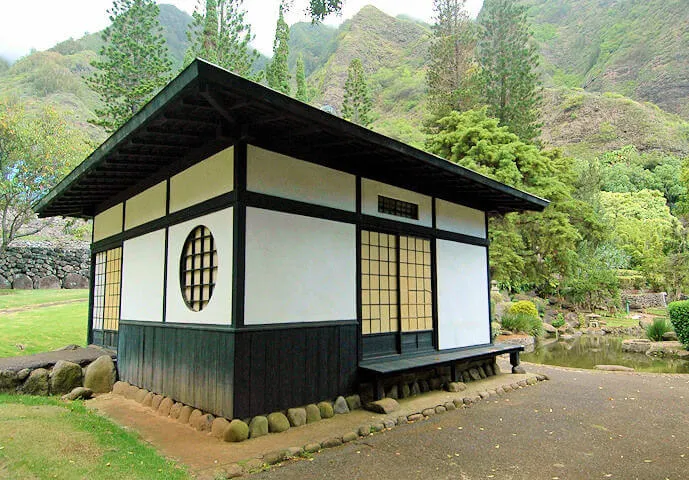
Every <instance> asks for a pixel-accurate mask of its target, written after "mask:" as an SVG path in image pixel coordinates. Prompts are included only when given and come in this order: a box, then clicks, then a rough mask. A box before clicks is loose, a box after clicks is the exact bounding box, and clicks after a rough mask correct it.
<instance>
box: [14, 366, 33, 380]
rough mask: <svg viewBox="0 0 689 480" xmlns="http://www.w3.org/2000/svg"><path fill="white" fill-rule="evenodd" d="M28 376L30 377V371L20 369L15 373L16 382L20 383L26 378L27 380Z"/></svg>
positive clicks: (28, 369)
mask: <svg viewBox="0 0 689 480" xmlns="http://www.w3.org/2000/svg"><path fill="white" fill-rule="evenodd" d="M29 375H31V369H30V368H22V369H21V370H19V371H18V372H17V380H19V381H20V382H23V381H24V380H26V379H27V378H29Z"/></svg>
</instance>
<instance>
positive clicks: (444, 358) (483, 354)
mask: <svg viewBox="0 0 689 480" xmlns="http://www.w3.org/2000/svg"><path fill="white" fill-rule="evenodd" d="M523 351H524V346H522V345H508V344H505V343H496V344H492V345H483V346H479V347H469V348H463V349H461V350H452V351H448V352H442V351H433V352H429V353H425V354H421V355H413V356H403V355H394V356H387V357H379V358H371V359H365V360H362V361H361V362H359V369H360V370H361V371H362V373H364V374H365V375H367V376H369V377H372V378H373V380H374V384H375V396H376V399H381V398H383V397H384V396H385V389H384V385H383V379H384V378H385V377H386V376H388V375H392V374H399V373H408V372H412V371H414V370H420V369H423V368H428V367H437V366H441V367H442V366H450V367H451V368H452V381H453V382H458V381H461V379H462V376H461V371H460V369H459V367H460V364H459V362H460V361H462V360H485V359H489V358H495V357H496V356H497V355H502V354H504V353H509V354H510V364H511V365H512V372H513V373H517V372H518V371H519V370H520V369H519V368H518V367H519V352H523Z"/></svg>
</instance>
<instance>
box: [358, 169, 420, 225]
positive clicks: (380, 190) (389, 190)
mask: <svg viewBox="0 0 689 480" xmlns="http://www.w3.org/2000/svg"><path fill="white" fill-rule="evenodd" d="M378 195H383V196H384V197H389V198H395V199H397V200H404V201H405V202H410V203H416V204H417V205H418V206H419V219H418V220H414V219H412V218H404V217H398V216H396V215H388V214H386V213H379V212H378ZM432 201H433V200H432V199H431V197H428V196H426V195H421V194H420V193H416V192H412V191H410V190H405V189H403V188H398V187H393V186H392V185H387V184H385V183H380V182H376V181H374V180H369V179H368V178H362V179H361V211H362V212H363V213H364V214H366V215H374V216H376V217H382V218H388V219H390V220H396V221H398V222H406V223H413V224H415V225H423V226H425V227H431V226H433V210H432V208H433V207H432V204H431V202H432Z"/></svg>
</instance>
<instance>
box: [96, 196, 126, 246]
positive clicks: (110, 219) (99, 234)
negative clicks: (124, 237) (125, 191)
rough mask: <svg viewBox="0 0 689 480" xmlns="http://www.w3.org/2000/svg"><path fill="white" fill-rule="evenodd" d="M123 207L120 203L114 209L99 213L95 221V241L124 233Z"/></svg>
mask: <svg viewBox="0 0 689 480" xmlns="http://www.w3.org/2000/svg"><path fill="white" fill-rule="evenodd" d="M123 208H124V207H123V205H122V204H121V203H118V204H117V205H115V206H114V207H110V208H108V209H107V210H105V211H103V212H101V213H99V214H98V215H96V216H95V217H94V219H93V241H94V242H97V241H98V240H103V239H104V238H108V237H111V236H113V235H115V234H118V233H120V232H122V211H123Z"/></svg>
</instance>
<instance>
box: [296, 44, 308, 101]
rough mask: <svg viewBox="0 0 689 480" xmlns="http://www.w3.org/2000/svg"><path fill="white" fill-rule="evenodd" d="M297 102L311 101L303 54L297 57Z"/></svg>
mask: <svg viewBox="0 0 689 480" xmlns="http://www.w3.org/2000/svg"><path fill="white" fill-rule="evenodd" d="M296 75H297V97H296V98H297V100H301V101H302V102H308V101H309V94H308V91H307V89H306V74H305V73H304V58H303V57H302V55H301V53H300V54H299V57H297V74H296Z"/></svg>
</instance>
